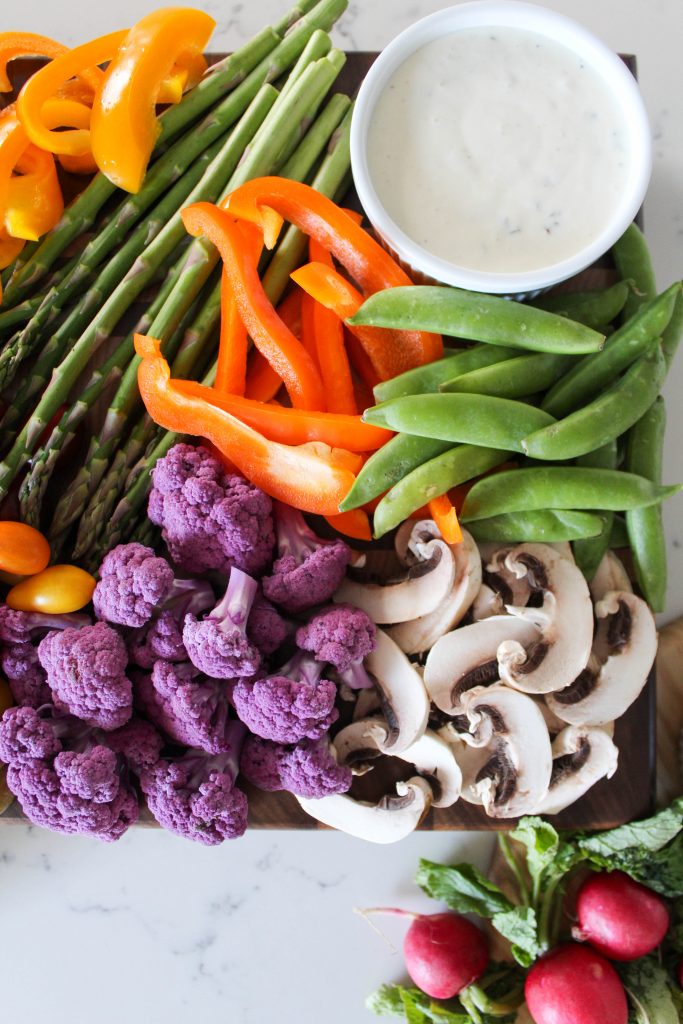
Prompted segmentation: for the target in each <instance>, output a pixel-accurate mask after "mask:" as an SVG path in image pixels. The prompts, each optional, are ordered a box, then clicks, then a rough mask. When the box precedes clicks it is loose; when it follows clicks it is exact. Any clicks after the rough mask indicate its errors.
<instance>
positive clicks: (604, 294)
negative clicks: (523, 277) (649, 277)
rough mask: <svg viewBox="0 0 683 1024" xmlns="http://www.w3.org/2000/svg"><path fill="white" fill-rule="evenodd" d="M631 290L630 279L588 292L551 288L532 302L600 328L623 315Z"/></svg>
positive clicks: (571, 318)
mask: <svg viewBox="0 0 683 1024" xmlns="http://www.w3.org/2000/svg"><path fill="white" fill-rule="evenodd" d="M629 291H630V285H629V283H628V281H617V283H616V284H613V285H611V287H609V288H595V289H591V290H590V291H584V292H551V294H550V295H539V296H538V298H537V299H533V300H532V302H531V303H530V305H532V306H535V307H536V309H545V310H547V311H548V312H549V313H557V314H558V316H568V317H569V319H570V320H578V322H579V323H580V324H585V325H586V327H592V328H593V329H594V330H599V329H600V328H601V327H603V326H604V324H609V323H611V322H612V320H614V319H616V317H618V316H619V314H620V313H621V311H622V309H623V308H624V306H625V305H626V300H627V298H628V295H629Z"/></svg>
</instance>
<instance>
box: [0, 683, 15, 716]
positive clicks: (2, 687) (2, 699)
mask: <svg viewBox="0 0 683 1024" xmlns="http://www.w3.org/2000/svg"><path fill="white" fill-rule="evenodd" d="M11 707H14V697H13V696H12V691H11V690H10V688H9V683H8V682H7V680H6V679H2V677H0V718H2V716H3V715H4V713H5V712H6V711H7V708H11Z"/></svg>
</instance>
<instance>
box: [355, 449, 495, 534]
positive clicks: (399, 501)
mask: <svg viewBox="0 0 683 1024" xmlns="http://www.w3.org/2000/svg"><path fill="white" fill-rule="evenodd" d="M506 458H507V452H504V451H501V450H498V449H495V448H477V447H475V446H474V445H470V444H460V445H458V446H457V447H455V448H451V449H450V450H449V451H447V452H444V453H443V454H442V455H437V456H436V457H435V458H433V459H430V460H429V462H425V463H423V464H422V465H421V466H418V467H417V469H414V470H413V471H412V473H408V474H407V475H406V476H404V477H403V479H402V480H400V481H399V482H398V483H397V484H395V485H394V486H393V487H392V488H391V490H390V491H389V493H388V494H385V496H384V497H383V498H382V500H381V501H380V503H379V505H378V506H377V508H376V509H375V514H374V516H373V521H374V533H375V537H382V536H383V535H384V534H385V533H388V531H389V530H393V528H394V527H395V526H398V525H399V523H402V522H403V520H404V519H407V518H408V516H410V515H412V513H413V512H415V510H416V509H418V508H421V507H422V506H423V505H426V504H427V502H428V501H431V500H432V498H438V497H439V495H441V494H445V493H446V492H447V491H449V490H450V489H451V487H457V486H458V485H459V484H463V483H465V482H466V481H467V480H472V479H473V478H474V477H477V476H481V474H482V473H486V472H487V471H488V470H489V469H493V468H494V467H495V466H499V465H500V464H501V462H505V460H506Z"/></svg>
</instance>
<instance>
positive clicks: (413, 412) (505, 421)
mask: <svg viewBox="0 0 683 1024" xmlns="http://www.w3.org/2000/svg"><path fill="white" fill-rule="evenodd" d="M363 419H364V420H365V422H366V423H374V424H375V425H376V426H382V427H387V428H388V429H389V430H399V431H404V432H405V433H406V434H417V435H418V436H419V437H436V438H439V440H441V441H452V442H454V443H455V442H458V443H461V444H475V445H479V446H480V447H483V448H504V449H505V451H508V452H521V451H522V438H524V437H526V436H528V435H529V434H531V433H532V432H535V431H538V430H541V429H542V428H544V427H547V426H550V425H552V424H553V423H554V422H555V421H554V419H553V417H552V416H549V415H548V413H547V412H543V410H542V409H537V408H535V407H534V406H533V405H527V404H526V403H525V402H512V401H510V400H509V399H507V398H491V397H490V396H489V395H455V394H444V393H442V394H439V395H406V396H405V397H404V398H394V399H392V401H390V402H384V403H383V404H382V405H375V406H373V407H372V408H371V409H366V410H365V412H364V413H363ZM531 424H534V426H531V427H530V429H528V430H527V432H526V434H525V433H524V430H525V428H526V427H529V426H530V425H531Z"/></svg>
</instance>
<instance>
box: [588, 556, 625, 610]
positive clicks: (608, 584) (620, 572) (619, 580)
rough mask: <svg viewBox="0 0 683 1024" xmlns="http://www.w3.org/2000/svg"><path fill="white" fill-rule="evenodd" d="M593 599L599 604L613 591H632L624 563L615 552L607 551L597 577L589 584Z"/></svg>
mask: <svg viewBox="0 0 683 1024" xmlns="http://www.w3.org/2000/svg"><path fill="white" fill-rule="evenodd" d="M588 588H589V590H590V594H591V597H592V598H593V601H594V602H595V603H596V604H597V602H598V601H602V599H603V597H605V595H606V594H609V593H610V591H612V590H621V591H632V590H633V587H632V586H631V581H630V579H629V577H628V573H627V572H626V569H625V568H624V563H623V562H622V561H621V559H620V558H618V557H617V556H616V555H615V554H614V552H613V551H606V552H605V554H604V555H603V556H602V560H601V562H600V565H599V566H598V568H597V569H596V572H595V576H594V577H593V579H592V580H591V581H590V583H589V584H588Z"/></svg>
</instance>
